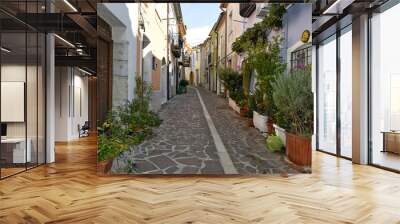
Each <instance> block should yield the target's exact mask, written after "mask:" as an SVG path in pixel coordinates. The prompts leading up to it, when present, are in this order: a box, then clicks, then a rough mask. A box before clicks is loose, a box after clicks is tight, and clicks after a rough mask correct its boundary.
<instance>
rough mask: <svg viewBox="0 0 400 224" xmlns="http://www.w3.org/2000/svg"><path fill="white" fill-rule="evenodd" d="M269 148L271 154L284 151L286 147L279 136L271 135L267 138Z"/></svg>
mask: <svg viewBox="0 0 400 224" xmlns="http://www.w3.org/2000/svg"><path fill="white" fill-rule="evenodd" d="M267 148H268V150H270V151H271V152H280V151H283V150H284V148H285V145H284V144H283V142H282V140H281V138H280V137H279V136H276V135H270V136H268V137H267Z"/></svg>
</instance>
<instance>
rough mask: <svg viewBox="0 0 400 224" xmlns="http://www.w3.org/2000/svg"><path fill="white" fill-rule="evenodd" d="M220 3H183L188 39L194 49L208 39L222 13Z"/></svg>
mask: <svg viewBox="0 0 400 224" xmlns="http://www.w3.org/2000/svg"><path fill="white" fill-rule="evenodd" d="M219 5H220V3H181V9H182V14H183V22H184V23H185V25H186V27H187V32H186V39H187V40H188V42H189V44H190V46H192V47H194V46H196V45H198V44H200V43H202V42H203V41H204V40H205V39H207V37H208V34H209V33H210V31H211V28H212V27H213V25H214V23H215V22H216V21H217V19H218V16H219V14H220V12H221V10H220V8H219Z"/></svg>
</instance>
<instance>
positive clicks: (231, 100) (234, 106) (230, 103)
mask: <svg viewBox="0 0 400 224" xmlns="http://www.w3.org/2000/svg"><path fill="white" fill-rule="evenodd" d="M228 103H229V106H230V107H231V108H232V109H233V110H234V111H236V112H237V113H238V114H240V107H239V106H238V105H237V104H236V102H235V101H234V100H233V99H231V98H230V97H229V98H228Z"/></svg>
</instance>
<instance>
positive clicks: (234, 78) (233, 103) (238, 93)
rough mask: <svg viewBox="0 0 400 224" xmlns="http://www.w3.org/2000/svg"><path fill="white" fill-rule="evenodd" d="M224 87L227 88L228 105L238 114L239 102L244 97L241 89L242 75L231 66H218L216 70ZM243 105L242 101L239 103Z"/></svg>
mask: <svg viewBox="0 0 400 224" xmlns="http://www.w3.org/2000/svg"><path fill="white" fill-rule="evenodd" d="M218 74H219V76H220V79H221V82H222V83H223V85H224V88H225V89H227V90H228V92H229V96H228V104H229V106H230V107H231V108H232V109H233V110H234V111H236V112H237V113H239V114H240V105H239V102H240V101H242V100H243V99H244V97H243V89H242V82H243V80H242V76H241V74H239V73H238V72H236V71H234V70H233V69H231V68H220V69H219V72H218ZM241 104H242V106H243V102H242V103H241Z"/></svg>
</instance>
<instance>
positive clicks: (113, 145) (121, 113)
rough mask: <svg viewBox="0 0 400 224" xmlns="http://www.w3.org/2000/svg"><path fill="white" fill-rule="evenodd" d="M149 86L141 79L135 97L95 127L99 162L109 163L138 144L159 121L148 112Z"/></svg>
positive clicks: (154, 114)
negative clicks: (97, 134) (97, 133)
mask: <svg viewBox="0 0 400 224" xmlns="http://www.w3.org/2000/svg"><path fill="white" fill-rule="evenodd" d="M150 99H151V87H150V86H149V84H147V83H146V82H142V80H141V79H138V80H137V83H136V98H135V99H134V100H132V101H127V102H126V103H124V104H123V105H121V106H119V107H117V108H115V109H114V110H112V111H110V112H109V113H108V115H107V118H106V120H105V121H104V123H103V124H102V125H101V126H100V127H99V128H98V132H99V136H98V152H97V159H98V160H99V161H104V160H109V159H112V158H114V157H116V156H118V155H119V154H120V153H122V152H124V151H126V150H128V149H129V146H131V145H137V144H139V143H141V142H142V141H143V140H144V139H145V138H146V137H147V136H149V135H151V133H152V130H151V128H152V127H156V126H159V125H160V124H161V120H160V118H159V117H158V115H157V114H156V113H154V112H152V111H150V109H149V103H150Z"/></svg>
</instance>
